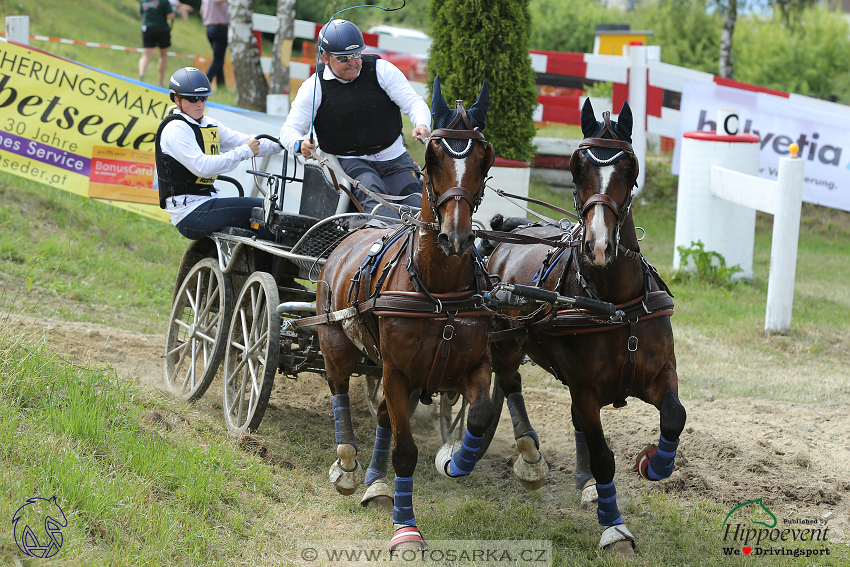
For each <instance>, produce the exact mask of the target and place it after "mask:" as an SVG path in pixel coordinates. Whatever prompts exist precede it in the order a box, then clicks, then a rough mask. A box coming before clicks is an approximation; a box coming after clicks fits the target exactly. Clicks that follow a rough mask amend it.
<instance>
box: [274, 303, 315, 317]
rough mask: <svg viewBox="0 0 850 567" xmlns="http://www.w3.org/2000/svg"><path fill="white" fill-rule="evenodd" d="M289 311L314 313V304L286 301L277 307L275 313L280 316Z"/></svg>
mask: <svg viewBox="0 0 850 567" xmlns="http://www.w3.org/2000/svg"><path fill="white" fill-rule="evenodd" d="M290 311H308V312H310V313H315V312H316V304H315V303H310V302H308V301H286V302H284V303H281V304H280V305H278V306H277V312H278V313H280V314H281V315H283V314H284V313H289V312H290Z"/></svg>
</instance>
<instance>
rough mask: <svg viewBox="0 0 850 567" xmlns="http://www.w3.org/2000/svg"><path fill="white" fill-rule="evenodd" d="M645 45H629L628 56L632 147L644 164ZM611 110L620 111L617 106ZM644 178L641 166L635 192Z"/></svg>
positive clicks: (644, 170)
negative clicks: (632, 120) (632, 119)
mask: <svg viewBox="0 0 850 567" xmlns="http://www.w3.org/2000/svg"><path fill="white" fill-rule="evenodd" d="M647 50H648V48H647V47H644V46H638V45H631V46H629V58H630V60H631V68H630V69H629V107H631V109H632V117H633V118H634V126H633V127H632V149H633V150H634V152H635V157H636V158H637V159H638V163H642V164H646V85H647V80H646V79H647ZM613 112H620V109H619V108H615V109H613ZM644 179H646V167H641V168H640V171H639V172H638V178H637V185H638V186H637V189H635V193H636V194H637V193H640V192H641V191H642V190H643V185H644Z"/></svg>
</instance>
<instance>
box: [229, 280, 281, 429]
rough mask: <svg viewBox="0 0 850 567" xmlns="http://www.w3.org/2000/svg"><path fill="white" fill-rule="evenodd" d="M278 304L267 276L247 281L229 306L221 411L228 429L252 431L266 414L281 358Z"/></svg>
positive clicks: (274, 289) (271, 283) (277, 297)
mask: <svg viewBox="0 0 850 567" xmlns="http://www.w3.org/2000/svg"><path fill="white" fill-rule="evenodd" d="M279 304H280V300H279V296H278V292H277V284H276V283H275V281H274V278H272V276H271V275H270V274H267V273H265V272H256V273H254V274H253V275H251V277H249V278H248V279H247V280H246V281H245V285H244V286H243V287H242V291H241V292H240V293H239V299H238V300H237V302H236V305H235V307H234V309H233V319H232V322H231V324H230V329H229V332H228V338H227V350H226V352H225V356H224V384H223V387H222V409H223V411H224V420H225V424H226V425H227V429H228V431H230V433H232V434H233V435H239V434H241V433H243V432H245V431H256V430H257V428H258V427H259V425H260V422H261V421H262V419H263V415H264V414H265V410H266V406H267V405H268V400H269V396H270V395H271V389H272V385H273V382H274V376H275V374H276V373H277V366H278V358H279V356H280V315H278V313H277V306H278V305H279Z"/></svg>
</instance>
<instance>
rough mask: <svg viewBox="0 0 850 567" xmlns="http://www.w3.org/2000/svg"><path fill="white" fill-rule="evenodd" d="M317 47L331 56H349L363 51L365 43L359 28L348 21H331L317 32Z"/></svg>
mask: <svg viewBox="0 0 850 567" xmlns="http://www.w3.org/2000/svg"><path fill="white" fill-rule="evenodd" d="M319 47H320V48H321V49H322V50H323V51H327V52H328V53H330V54H331V55H350V54H352V53H357V52H359V51H363V49H364V48H365V47H366V42H365V41H364V40H363V32H361V31H360V28H358V27H357V26H355V25H354V24H352V23H351V22H349V21H348V20H332V21H331V22H328V23H327V24H325V26H324V27H323V28H322V31H320V32H319Z"/></svg>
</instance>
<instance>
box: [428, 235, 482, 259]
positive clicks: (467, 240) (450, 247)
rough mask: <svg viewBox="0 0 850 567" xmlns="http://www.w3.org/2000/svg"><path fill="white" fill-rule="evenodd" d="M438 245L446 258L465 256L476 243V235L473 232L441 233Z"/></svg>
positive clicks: (438, 237)
mask: <svg viewBox="0 0 850 567" xmlns="http://www.w3.org/2000/svg"><path fill="white" fill-rule="evenodd" d="M437 243H438V244H439V246H440V249H441V250H442V251H443V252H444V253H445V254H446V256H458V257H460V256H463V255H464V254H466V253H467V252H468V251H469V249H470V248H472V245H473V244H474V243H475V235H474V234H472V233H471V232H454V231H453V232H445V231H444V232H440V234H439V235H438V236H437Z"/></svg>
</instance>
